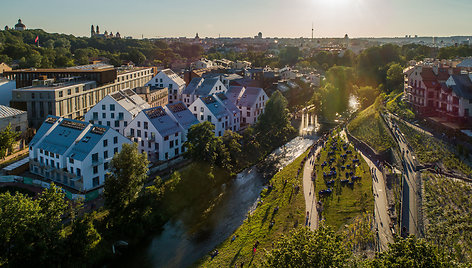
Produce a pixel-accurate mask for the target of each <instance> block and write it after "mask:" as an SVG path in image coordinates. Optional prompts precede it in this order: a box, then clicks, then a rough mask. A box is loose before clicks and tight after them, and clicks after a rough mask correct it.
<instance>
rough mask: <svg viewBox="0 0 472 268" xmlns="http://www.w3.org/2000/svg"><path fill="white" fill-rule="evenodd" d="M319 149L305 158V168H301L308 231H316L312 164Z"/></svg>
mask: <svg viewBox="0 0 472 268" xmlns="http://www.w3.org/2000/svg"><path fill="white" fill-rule="evenodd" d="M320 151H321V147H318V148H317V149H316V151H315V152H314V153H313V154H310V155H311V156H309V157H307V161H306V162H305V166H304V168H303V193H304V195H305V207H306V209H305V210H306V213H305V215H306V222H305V224H306V225H307V226H308V227H309V228H310V230H316V229H318V212H317V209H316V191H315V190H316V189H315V188H314V183H313V181H312V174H313V170H314V163H315V159H316V155H317V154H318V153H320Z"/></svg>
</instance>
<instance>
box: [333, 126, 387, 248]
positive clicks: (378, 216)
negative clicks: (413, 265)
mask: <svg viewBox="0 0 472 268" xmlns="http://www.w3.org/2000/svg"><path fill="white" fill-rule="evenodd" d="M341 135H342V138H343V139H344V140H345V141H348V139H347V136H346V132H344V131H342V132H341ZM359 153H360V154H361V155H362V157H363V158H364V160H365V161H366V163H367V165H368V166H369V169H370V173H371V175H372V188H373V195H374V205H375V208H374V209H375V213H374V217H375V224H376V225H377V230H378V238H379V249H380V251H385V250H387V249H388V244H390V243H393V242H394V241H393V235H392V231H391V230H390V216H389V215H388V200H387V191H386V189H385V187H386V183H385V178H384V176H383V173H382V171H380V169H379V168H378V167H377V166H376V165H375V164H374V162H372V161H371V160H370V159H369V158H368V157H367V156H366V155H364V154H363V153H362V152H361V151H359ZM374 171H375V172H374Z"/></svg>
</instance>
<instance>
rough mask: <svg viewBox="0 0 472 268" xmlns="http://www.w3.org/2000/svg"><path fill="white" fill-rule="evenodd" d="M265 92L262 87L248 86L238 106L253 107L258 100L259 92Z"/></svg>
mask: <svg viewBox="0 0 472 268" xmlns="http://www.w3.org/2000/svg"><path fill="white" fill-rule="evenodd" d="M262 92H264V90H263V89H262V88H258V87H248V88H246V90H245V91H244V93H243V95H242V96H241V98H239V100H238V103H237V104H238V106H244V107H252V106H253V105H254V104H255V103H256V102H257V100H258V97H259V94H261V93H262Z"/></svg>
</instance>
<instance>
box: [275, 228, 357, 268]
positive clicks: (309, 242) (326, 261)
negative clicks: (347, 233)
mask: <svg viewBox="0 0 472 268" xmlns="http://www.w3.org/2000/svg"><path fill="white" fill-rule="evenodd" d="M350 256H351V253H350V251H348V249H347V248H346V246H345V245H344V243H343V239H342V237H341V236H340V235H338V234H336V233H335V232H334V231H333V230H332V229H331V228H327V227H324V226H323V225H322V226H321V227H320V228H319V229H318V230H316V231H314V232H312V231H310V230H309V229H307V228H298V229H295V230H294V231H292V232H291V233H290V234H289V235H287V236H284V237H283V238H282V239H280V240H279V241H278V242H277V245H276V246H275V248H274V249H272V250H271V251H270V253H269V254H268V255H267V266H268V267H280V268H283V267H293V268H295V267H297V268H305V267H306V268H309V267H343V266H347V265H346V263H347V262H348V259H349V257H350Z"/></svg>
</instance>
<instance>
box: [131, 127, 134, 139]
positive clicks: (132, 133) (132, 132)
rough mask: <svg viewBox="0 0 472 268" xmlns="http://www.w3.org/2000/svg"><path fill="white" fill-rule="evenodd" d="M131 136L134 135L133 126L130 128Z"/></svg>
mask: <svg viewBox="0 0 472 268" xmlns="http://www.w3.org/2000/svg"><path fill="white" fill-rule="evenodd" d="M131 136H133V137H134V128H131Z"/></svg>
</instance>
